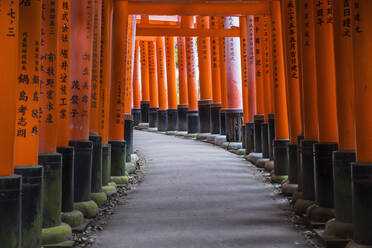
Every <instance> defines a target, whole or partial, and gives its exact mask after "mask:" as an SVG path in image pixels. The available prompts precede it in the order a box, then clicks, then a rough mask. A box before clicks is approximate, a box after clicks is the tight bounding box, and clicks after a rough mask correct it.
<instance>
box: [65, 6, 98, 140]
mask: <svg viewBox="0 0 372 248" xmlns="http://www.w3.org/2000/svg"><path fill="white" fill-rule="evenodd" d="M71 3H72V5H74V6H73V8H72V10H74V11H73V12H72V13H71V25H72V27H74V28H72V32H71V47H70V54H71V56H70V63H71V64H70V65H71V67H70V68H71V74H70V75H71V78H70V106H69V109H70V113H69V114H70V121H69V122H70V128H71V130H70V138H71V139H82V140H85V139H88V136H89V112H90V97H91V76H92V45H93V7H94V6H93V1H91V0H86V1H72V2H71Z"/></svg>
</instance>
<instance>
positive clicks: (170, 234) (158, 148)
mask: <svg viewBox="0 0 372 248" xmlns="http://www.w3.org/2000/svg"><path fill="white" fill-rule="evenodd" d="M134 140H135V147H136V149H138V150H139V151H140V152H141V153H142V154H143V155H144V156H145V158H146V160H147V165H146V166H145V180H144V182H143V183H142V184H141V185H139V186H138V187H137V188H136V189H135V190H134V192H133V193H131V194H129V196H128V198H127V199H126V201H125V204H123V205H122V206H120V207H119V208H118V209H117V211H116V214H114V215H113V216H112V218H111V219H110V220H109V223H108V225H107V227H106V228H105V230H104V231H103V232H102V233H99V234H98V237H97V241H96V244H95V246H94V247H95V248H103V247H107V248H119V247H120V248H123V247H136V248H147V247H151V248H167V247H172V248H174V247H177V248H183V247H185V248H186V247H187V248H190V247H203V248H206V247H213V248H216V247H229V248H230V247H249V248H255V247H257V248H266V247H267V248H274V247H278V248H279V247H280V248H291V247H311V246H309V245H307V244H306V241H305V239H304V238H303V236H302V234H301V233H300V232H299V231H297V230H296V229H295V227H294V225H293V224H292V223H291V222H290V221H289V220H288V217H287V215H286V212H285V211H283V210H282V209H281V204H286V203H281V202H280V201H279V200H275V199H274V198H275V196H274V195H273V193H272V192H271V190H270V189H268V188H267V187H265V184H264V183H263V182H262V181H260V180H259V179H258V178H257V176H255V174H254V172H255V169H254V167H253V165H250V164H249V163H248V162H247V161H246V160H243V159H242V158H240V157H238V156H236V155H234V154H232V153H229V152H227V151H225V150H223V149H221V148H219V147H216V146H213V145H211V144H207V143H204V142H198V141H194V140H188V139H184V138H180V137H173V136H167V135H160V134H156V133H150V132H142V131H135V133H134Z"/></svg>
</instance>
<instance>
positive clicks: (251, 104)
mask: <svg viewBox="0 0 372 248" xmlns="http://www.w3.org/2000/svg"><path fill="white" fill-rule="evenodd" d="M246 25H247V43H246V44H247V47H246V50H247V89H246V90H247V92H246V94H247V96H246V98H247V103H246V104H247V116H246V118H247V119H246V124H245V128H244V129H245V134H244V139H245V150H246V154H247V155H248V154H249V153H251V152H253V151H254V136H253V133H254V116H255V115H256V114H257V101H256V63H255V61H256V52H255V36H254V16H253V15H250V16H247V22H246Z"/></svg>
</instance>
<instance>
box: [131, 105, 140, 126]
mask: <svg viewBox="0 0 372 248" xmlns="http://www.w3.org/2000/svg"><path fill="white" fill-rule="evenodd" d="M132 115H133V121H134V126H138V125H139V124H140V123H141V120H142V117H141V115H142V110H141V109H132Z"/></svg>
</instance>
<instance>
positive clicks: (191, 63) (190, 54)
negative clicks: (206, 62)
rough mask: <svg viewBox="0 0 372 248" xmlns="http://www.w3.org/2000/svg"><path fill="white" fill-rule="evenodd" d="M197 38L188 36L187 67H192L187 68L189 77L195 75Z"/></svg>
mask: <svg viewBox="0 0 372 248" xmlns="http://www.w3.org/2000/svg"><path fill="white" fill-rule="evenodd" d="M194 43H195V38H193V37H187V38H186V54H187V55H186V58H187V67H188V68H190V69H189V70H187V77H188V78H194V77H195V46H194Z"/></svg>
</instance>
